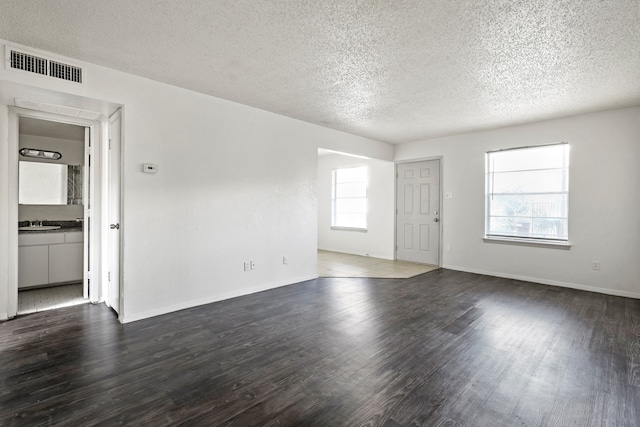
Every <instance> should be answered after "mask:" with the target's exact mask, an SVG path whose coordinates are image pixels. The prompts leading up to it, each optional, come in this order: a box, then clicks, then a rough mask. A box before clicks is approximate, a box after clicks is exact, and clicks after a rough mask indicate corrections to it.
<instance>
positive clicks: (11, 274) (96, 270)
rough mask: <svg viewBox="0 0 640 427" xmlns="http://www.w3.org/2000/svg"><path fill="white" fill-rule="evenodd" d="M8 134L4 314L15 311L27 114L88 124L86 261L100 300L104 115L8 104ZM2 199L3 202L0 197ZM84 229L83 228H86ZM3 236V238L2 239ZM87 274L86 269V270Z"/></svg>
mask: <svg viewBox="0 0 640 427" xmlns="http://www.w3.org/2000/svg"><path fill="white" fill-rule="evenodd" d="M8 108H9V138H8V150H9V159H8V186H9V191H8V195H7V196H8V197H7V200H6V203H7V209H8V221H9V227H8V230H7V233H6V237H2V235H5V233H1V234H0V244H3V245H6V247H7V255H8V262H9V266H8V267H9V268H8V277H7V279H8V280H7V281H8V283H7V285H8V286H7V297H8V298H7V316H8V318H12V317H15V316H16V314H17V312H18V226H17V225H18V147H19V128H18V122H19V119H20V118H21V117H30V118H35V119H41V120H49V121H55V122H60V123H68V124H72V125H77V126H84V127H87V128H89V132H90V138H91V141H92V142H91V144H92V153H91V154H92V160H91V168H90V172H89V173H90V185H91V186H92V190H93V191H92V193H93V195H94V197H93V200H92V204H93V208H92V211H93V212H92V214H93V224H92V227H91V228H90V230H89V231H88V232H89V233H90V236H91V238H90V242H91V248H90V250H91V252H92V254H93V256H92V257H91V263H90V265H89V268H90V271H91V277H90V286H89V299H90V301H91V302H93V303H97V302H100V301H102V299H103V298H102V295H101V292H100V286H99V284H100V271H101V267H102V265H101V262H100V260H101V257H100V253H101V245H100V242H101V241H102V233H101V230H102V227H101V222H102V218H101V208H100V207H101V204H102V198H101V195H102V193H103V192H104V188H103V185H104V180H103V179H102V177H103V174H104V171H103V170H102V166H101V157H102V153H101V151H102V150H101V147H102V146H103V144H102V141H103V140H104V136H105V133H106V126H105V124H106V119H102V120H100V121H93V120H86V119H80V118H76V117H69V116H64V115H58V114H53V113H47V112H43V111H36V110H28V109H24V108H19V107H13V106H9V107H8ZM1 202H5V201H2V200H0V203H1ZM85 229H86V228H85ZM4 239H6V240H5V241H4V242H2V240H4ZM85 274H86V272H85Z"/></svg>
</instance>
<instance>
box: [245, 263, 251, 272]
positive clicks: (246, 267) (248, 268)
mask: <svg viewBox="0 0 640 427" xmlns="http://www.w3.org/2000/svg"><path fill="white" fill-rule="evenodd" d="M249 270H251V264H250V263H248V262H245V263H244V271H249Z"/></svg>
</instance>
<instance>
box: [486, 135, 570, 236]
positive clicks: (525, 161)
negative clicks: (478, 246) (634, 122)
mask: <svg viewBox="0 0 640 427" xmlns="http://www.w3.org/2000/svg"><path fill="white" fill-rule="evenodd" d="M486 159H487V165H486V191H485V196H486V221H485V235H486V237H487V238H498V239H514V240H530V241H533V242H549V243H566V242H568V240H569V219H568V210H569V206H568V205H569V200H568V199H569V144H567V143H560V144H552V145H543V146H536V147H523V148H513V149H506V150H497V151H489V152H487V156H486Z"/></svg>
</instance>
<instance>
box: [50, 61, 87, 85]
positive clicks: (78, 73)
mask: <svg viewBox="0 0 640 427" xmlns="http://www.w3.org/2000/svg"><path fill="white" fill-rule="evenodd" d="M49 75H50V76H51V77H56V78H58V79H62V80H68V81H70V82H76V83H82V68H80V67H74V66H73V65H69V64H63V63H61V62H56V61H49Z"/></svg>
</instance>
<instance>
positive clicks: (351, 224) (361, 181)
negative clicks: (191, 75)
mask: <svg viewBox="0 0 640 427" xmlns="http://www.w3.org/2000/svg"><path fill="white" fill-rule="evenodd" d="M367 178H368V177H367V168H366V166H363V167H357V168H345V169H334V170H333V191H332V203H331V205H332V209H333V212H332V215H331V226H332V227H336V228H352V229H359V230H366V229H367Z"/></svg>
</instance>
